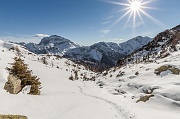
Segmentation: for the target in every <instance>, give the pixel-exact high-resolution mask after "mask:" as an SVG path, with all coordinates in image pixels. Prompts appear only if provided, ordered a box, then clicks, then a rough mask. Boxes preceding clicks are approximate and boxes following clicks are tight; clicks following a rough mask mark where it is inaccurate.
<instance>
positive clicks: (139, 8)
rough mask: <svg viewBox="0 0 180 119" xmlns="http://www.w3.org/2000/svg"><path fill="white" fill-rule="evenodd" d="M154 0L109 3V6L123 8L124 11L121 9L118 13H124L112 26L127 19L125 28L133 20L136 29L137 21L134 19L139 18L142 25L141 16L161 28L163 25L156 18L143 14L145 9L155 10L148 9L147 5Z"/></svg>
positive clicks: (128, 0) (129, 0)
mask: <svg viewBox="0 0 180 119" xmlns="http://www.w3.org/2000/svg"><path fill="white" fill-rule="evenodd" d="M153 1H154V0H127V2H126V3H122V2H118V1H109V3H111V4H115V5H120V6H124V7H125V8H124V9H121V10H120V11H126V12H125V13H124V14H123V15H122V16H120V17H119V18H118V19H117V20H116V21H115V22H114V23H113V26H114V25H116V24H117V23H119V22H120V21H121V20H122V19H124V18H125V17H127V16H128V15H129V16H128V19H127V21H126V24H125V27H126V26H127V25H128V23H129V22H130V20H131V19H133V26H132V27H136V24H137V21H136V19H137V18H139V19H140V20H141V23H144V20H143V16H142V15H144V16H146V17H148V18H149V19H150V20H151V21H153V22H154V23H156V24H158V25H159V26H163V24H162V23H161V22H160V21H158V20H157V19H156V18H154V17H153V16H151V15H150V14H148V13H147V12H145V9H155V8H153V7H149V6H148V4H149V3H151V2H153Z"/></svg>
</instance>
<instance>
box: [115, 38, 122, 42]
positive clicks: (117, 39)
mask: <svg viewBox="0 0 180 119" xmlns="http://www.w3.org/2000/svg"><path fill="white" fill-rule="evenodd" d="M123 40H124V39H122V38H114V39H112V41H115V42H121V41H123Z"/></svg>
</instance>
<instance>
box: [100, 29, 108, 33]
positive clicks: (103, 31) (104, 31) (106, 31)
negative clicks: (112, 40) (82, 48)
mask: <svg viewBox="0 0 180 119" xmlns="http://www.w3.org/2000/svg"><path fill="white" fill-rule="evenodd" d="M100 32H101V33H104V34H107V33H109V32H111V30H108V29H107V30H101V31H100Z"/></svg>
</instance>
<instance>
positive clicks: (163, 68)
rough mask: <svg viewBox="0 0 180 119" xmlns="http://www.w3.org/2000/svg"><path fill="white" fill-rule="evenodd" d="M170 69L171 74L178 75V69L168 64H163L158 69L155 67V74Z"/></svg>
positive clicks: (179, 70) (179, 71)
mask: <svg viewBox="0 0 180 119" xmlns="http://www.w3.org/2000/svg"><path fill="white" fill-rule="evenodd" d="M167 70H170V71H171V72H172V73H173V74H176V75H179V73H180V69H178V68H176V67H173V66H170V65H163V66H161V67H159V68H158V69H155V72H154V73H155V74H157V75H160V73H161V72H164V71H167Z"/></svg>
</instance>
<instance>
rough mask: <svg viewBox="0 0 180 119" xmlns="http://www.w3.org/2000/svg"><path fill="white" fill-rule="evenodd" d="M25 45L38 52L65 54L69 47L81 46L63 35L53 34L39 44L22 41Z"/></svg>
mask: <svg viewBox="0 0 180 119" xmlns="http://www.w3.org/2000/svg"><path fill="white" fill-rule="evenodd" d="M20 45H23V46H25V47H26V48H27V49H28V50H29V51H31V52H34V53H36V54H58V55H63V54H64V52H66V51H67V50H69V49H72V48H77V47H80V46H79V45H78V44H76V43H74V42H72V41H70V40H68V39H66V38H63V37H61V36H57V35H52V36H50V37H45V38H43V39H42V40H41V42H40V43H39V44H35V43H28V44H24V43H20Z"/></svg>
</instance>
